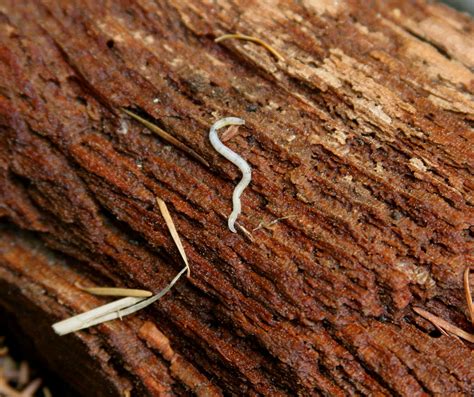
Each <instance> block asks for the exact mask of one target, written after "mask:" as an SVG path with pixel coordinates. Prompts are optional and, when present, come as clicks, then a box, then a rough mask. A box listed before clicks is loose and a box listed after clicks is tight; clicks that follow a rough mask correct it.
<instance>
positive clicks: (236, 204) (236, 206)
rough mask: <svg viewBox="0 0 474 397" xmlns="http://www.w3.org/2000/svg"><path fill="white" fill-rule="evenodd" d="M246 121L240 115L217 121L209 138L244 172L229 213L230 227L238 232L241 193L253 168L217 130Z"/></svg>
mask: <svg viewBox="0 0 474 397" xmlns="http://www.w3.org/2000/svg"><path fill="white" fill-rule="evenodd" d="M243 124H245V121H244V120H242V119H239V118H238V117H225V118H223V119H220V120H218V121H216V122H215V123H214V124H213V125H212V127H211V129H210V131H209V140H210V141H211V145H212V146H213V148H214V149H216V151H217V152H219V153H220V154H221V155H222V156H224V157H225V158H226V159H227V160H229V161H230V162H231V163H234V164H235V165H236V166H237V167H239V169H240V171H241V172H242V179H241V180H240V182H239V184H238V185H237V186H236V187H235V189H234V193H233V195H232V206H233V208H232V213H231V214H230V215H229V219H228V225H229V229H230V230H231V231H232V232H234V233H236V232H237V231H236V230H235V226H234V224H235V221H236V219H237V217H238V216H239V214H240V211H241V205H240V195H241V194H242V192H243V191H244V189H245V188H246V187H247V186H248V184H249V183H250V180H251V179H252V169H251V168H250V166H249V165H248V163H247V162H246V161H245V160H244V159H243V158H242V157H240V156H239V155H238V154H237V153H235V152H233V151H232V150H230V149H229V148H228V147H227V146H224V144H223V143H222V142H221V141H220V140H219V137H218V136H217V130H218V129H219V128H222V127H226V126H228V125H243Z"/></svg>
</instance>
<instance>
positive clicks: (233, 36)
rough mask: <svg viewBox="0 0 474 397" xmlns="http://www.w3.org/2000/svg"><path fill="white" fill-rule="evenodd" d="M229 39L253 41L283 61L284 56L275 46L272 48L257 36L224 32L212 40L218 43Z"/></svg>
mask: <svg viewBox="0 0 474 397" xmlns="http://www.w3.org/2000/svg"><path fill="white" fill-rule="evenodd" d="M229 39H236V40H246V41H251V42H253V43H256V44H259V45H261V46H262V47H264V48H265V49H267V50H268V51H269V52H270V53H271V54H272V55H273V56H274V57H275V58H276V59H278V60H280V61H284V60H285V58H283V55H281V54H280V53H279V52H278V51H277V50H275V48H273V47H272V46H271V45H270V44H268V43H266V42H265V41H263V40H262V39H259V38H258V37H255V36H247V35H244V34H238V33H236V34H224V35H222V36H219V37H218V38H216V39H215V40H214V42H216V43H220V42H221V41H224V40H229Z"/></svg>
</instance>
